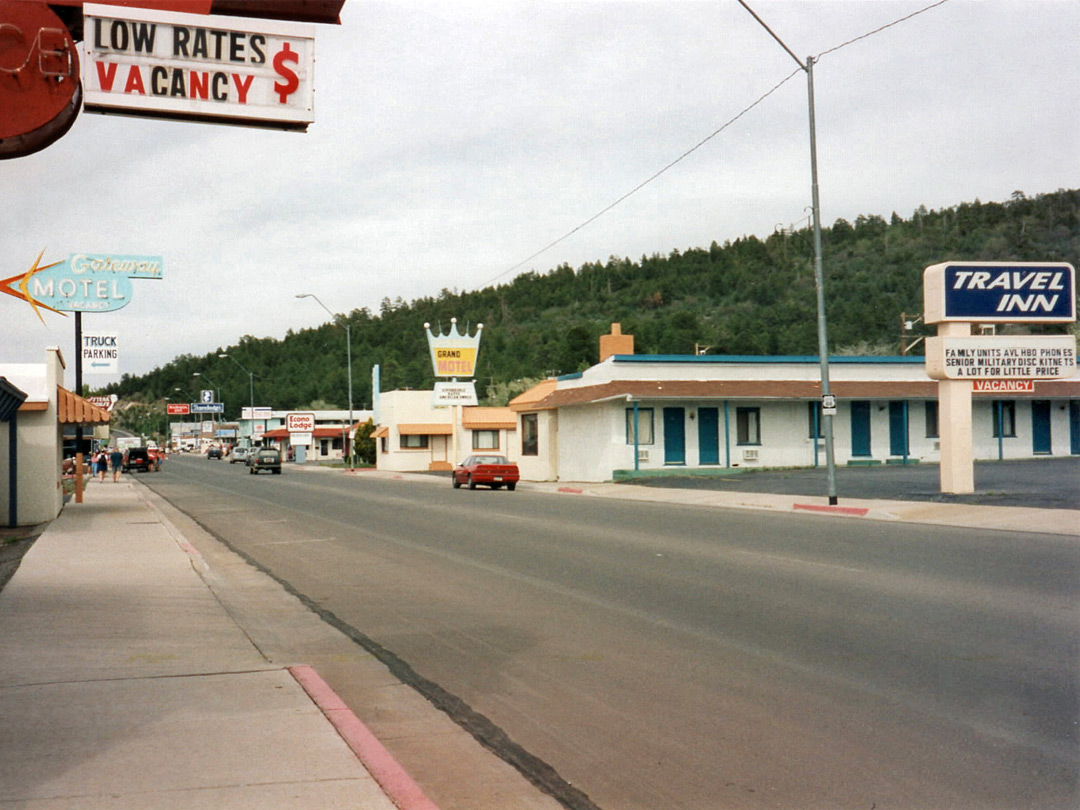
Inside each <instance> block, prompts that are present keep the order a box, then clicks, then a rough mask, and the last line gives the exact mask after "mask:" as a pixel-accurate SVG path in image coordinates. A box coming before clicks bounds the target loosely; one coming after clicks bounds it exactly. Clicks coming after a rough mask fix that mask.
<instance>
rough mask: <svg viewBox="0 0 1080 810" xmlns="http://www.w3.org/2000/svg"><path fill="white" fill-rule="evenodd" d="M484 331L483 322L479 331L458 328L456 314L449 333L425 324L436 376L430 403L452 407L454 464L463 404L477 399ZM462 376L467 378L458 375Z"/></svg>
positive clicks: (442, 406) (457, 460) (468, 403)
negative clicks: (481, 340)
mask: <svg viewBox="0 0 1080 810" xmlns="http://www.w3.org/2000/svg"><path fill="white" fill-rule="evenodd" d="M483 331H484V325H483V324H482V323H481V324H477V326H476V331H475V332H474V333H473V334H471V335H470V334H469V329H468V327H466V329H465V331H464V332H459V331H458V327H457V318H451V319H450V329H449V330H448V331H447V332H446V334H443V331H442V327H441V326H440V327H439V332H438V334H436V333H435V332H433V331H431V324H430V323H425V324H424V334H425V335H427V341H428V350H429V351H430V353H431V371H432V373H433V374H434V375H435V379H436V382H435V390H434V391H433V392H432V403H431V404H432V406H433V407H436V408H447V407H448V408H452V409H453V414H454V416H453V433H452V434H451V438H450V444H451V449H450V452H451V454H452V457H453V463H454V464H457V463H458V462H459V461H460V460H461V459H460V458H458V426H459V425H460V424H461V408H462V407H463V406H466V405H476V403H477V399H476V384H475V383H474V382H473V377H475V376H476V359H477V357H478V356H479V354H480V337H481V335H482V334H483ZM461 377H464V378H465V379H464V380H461V379H459V378H461ZM376 390H378V389H377V388H376Z"/></svg>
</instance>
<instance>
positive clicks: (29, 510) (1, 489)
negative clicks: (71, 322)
mask: <svg viewBox="0 0 1080 810" xmlns="http://www.w3.org/2000/svg"><path fill="white" fill-rule="evenodd" d="M0 378H2V379H4V380H5V381H6V382H7V386H6V387H7V388H8V390H9V391H11V390H12V389H15V390H16V391H17V392H18V393H20V394H25V395H26V396H25V399H23V400H22V402H21V403H20V404H19V405H18V408H17V410H15V412H14V414H13V416H12V417H11V418H9V419H8V421H7V423H6V424H4V425H3V429H2V430H0V525H32V524H35V523H44V522H46V521H49V520H52V519H53V518H55V517H56V516H57V515H58V514H60V509H61V508H62V507H63V504H64V492H63V486H62V479H63V475H62V466H61V465H62V462H63V429H64V426H65V425H83V426H87V427H92V426H93V425H96V424H101V423H107V422H108V421H109V414H108V412H107V411H105V410H103V409H102V408H98V407H96V406H94V405H92V404H91V403H89V402H88V401H86V400H85V399H83V398H82V397H80V396H77V395H75V394H73V393H72V392H71V391H68V390H67V389H66V388H64V386H63V382H64V357H63V355H62V354H61V352H60V349H59V348H57V347H50V348H48V349H46V351H45V362H44V363H9V364H3V363H0ZM12 468H14V469H15V470H16V472H15V477H14V480H12V477H11V475H10V472H9V471H10V470H11V469H12Z"/></svg>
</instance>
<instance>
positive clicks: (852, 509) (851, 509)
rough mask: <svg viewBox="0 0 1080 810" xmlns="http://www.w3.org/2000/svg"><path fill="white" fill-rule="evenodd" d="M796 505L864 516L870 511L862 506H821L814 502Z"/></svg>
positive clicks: (796, 505) (811, 509)
mask: <svg viewBox="0 0 1080 810" xmlns="http://www.w3.org/2000/svg"><path fill="white" fill-rule="evenodd" d="M794 507H795V508H796V509H805V510H807V511H809V512H832V513H834V514H839V515H854V516H855V517H864V516H865V515H866V514H867V513H868V512H869V511H870V510H869V509H866V508H863V507H861V506H819V505H817V504H813V503H797V504H795V505H794Z"/></svg>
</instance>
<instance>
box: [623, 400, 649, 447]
mask: <svg viewBox="0 0 1080 810" xmlns="http://www.w3.org/2000/svg"><path fill="white" fill-rule="evenodd" d="M637 413H638V420H637V421H638V430H639V431H640V435H639V436H638V441H637V443H638V444H652V443H653V409H652V408H638V412H637ZM626 443H627V444H633V443H634V409H633V408H627V409H626Z"/></svg>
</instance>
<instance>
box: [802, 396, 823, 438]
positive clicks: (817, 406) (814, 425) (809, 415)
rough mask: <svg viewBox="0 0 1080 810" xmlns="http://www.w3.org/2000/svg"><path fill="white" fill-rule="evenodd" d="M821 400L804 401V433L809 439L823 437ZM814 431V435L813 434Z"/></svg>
mask: <svg viewBox="0 0 1080 810" xmlns="http://www.w3.org/2000/svg"><path fill="white" fill-rule="evenodd" d="M823 418H824V417H823V416H822V414H821V400H820V399H818V400H813V401H811V402H807V403H806V424H807V427H806V435H807V437H808V438H810V439H824V438H825V427H824V425H823V424H822V419H823ZM815 433H816V435H815Z"/></svg>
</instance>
